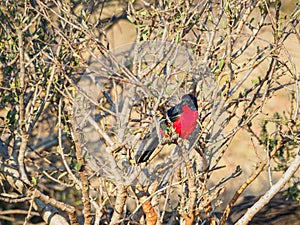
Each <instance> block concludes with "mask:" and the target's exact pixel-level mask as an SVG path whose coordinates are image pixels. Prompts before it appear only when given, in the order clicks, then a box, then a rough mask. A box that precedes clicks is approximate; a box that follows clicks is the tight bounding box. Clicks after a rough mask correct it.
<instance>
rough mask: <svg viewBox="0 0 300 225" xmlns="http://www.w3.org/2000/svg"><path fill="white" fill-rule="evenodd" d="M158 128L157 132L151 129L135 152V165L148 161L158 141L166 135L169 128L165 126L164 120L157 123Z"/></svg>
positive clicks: (165, 121)
mask: <svg viewBox="0 0 300 225" xmlns="http://www.w3.org/2000/svg"><path fill="white" fill-rule="evenodd" d="M159 127H160V130H159V132H157V130H156V129H153V131H152V132H151V134H150V135H149V136H148V137H146V138H145V139H144V140H143V141H142V143H141V145H140V147H139V150H138V152H137V155H136V157H135V161H136V162H137V163H142V162H146V161H147V160H149V159H150V157H151V156H152V154H153V152H154V151H155V150H156V148H157V146H158V145H159V143H160V139H162V138H163V137H164V136H166V135H167V132H168V129H169V127H168V125H167V120H166V119H161V120H160V121H159ZM158 135H160V137H161V138H159V136H158Z"/></svg>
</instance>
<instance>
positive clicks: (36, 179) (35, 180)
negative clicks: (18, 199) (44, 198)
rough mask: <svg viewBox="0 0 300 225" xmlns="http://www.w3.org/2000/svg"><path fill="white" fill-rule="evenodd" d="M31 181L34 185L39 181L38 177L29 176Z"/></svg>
mask: <svg viewBox="0 0 300 225" xmlns="http://www.w3.org/2000/svg"><path fill="white" fill-rule="evenodd" d="M31 183H32V185H33V186H36V185H38V183H39V179H38V178H37V177H31Z"/></svg>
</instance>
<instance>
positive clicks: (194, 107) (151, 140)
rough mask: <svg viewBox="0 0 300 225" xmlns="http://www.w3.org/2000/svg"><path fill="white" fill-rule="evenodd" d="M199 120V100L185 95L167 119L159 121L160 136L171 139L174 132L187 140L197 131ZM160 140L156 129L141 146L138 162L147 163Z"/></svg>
mask: <svg viewBox="0 0 300 225" xmlns="http://www.w3.org/2000/svg"><path fill="white" fill-rule="evenodd" d="M197 119H198V104H197V98H196V97H195V96H194V95H193V94H185V95H183V96H182V98H181V102H180V103H179V104H177V105H175V106H174V107H172V108H170V109H169V110H167V113H166V117H164V118H162V119H161V120H160V121H159V128H160V132H159V135H161V137H162V138H166V137H170V136H172V130H174V131H175V132H176V134H177V135H178V136H179V137H180V138H183V139H186V138H188V137H189V136H190V135H191V134H192V133H193V131H194V130H195V129H196V126H197ZM172 128H173V129H172ZM159 140H160V138H159V137H158V132H156V130H155V129H154V130H153V131H152V132H151V133H150V135H149V136H148V138H147V140H146V141H145V142H144V143H142V144H141V146H140V149H141V153H140V154H139V155H137V157H136V162H137V163H142V162H146V161H147V160H148V159H149V158H150V157H151V155H152V154H153V152H154V151H155V150H156V148H157V146H158V145H159Z"/></svg>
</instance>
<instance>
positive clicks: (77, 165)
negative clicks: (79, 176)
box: [75, 162, 82, 171]
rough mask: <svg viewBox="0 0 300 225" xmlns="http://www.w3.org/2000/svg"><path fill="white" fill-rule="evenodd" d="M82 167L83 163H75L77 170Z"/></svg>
mask: <svg viewBox="0 0 300 225" xmlns="http://www.w3.org/2000/svg"><path fill="white" fill-rule="evenodd" d="M81 167H82V164H81V163H79V162H78V163H76V164H75V169H76V170H77V171H79V170H80V169H81Z"/></svg>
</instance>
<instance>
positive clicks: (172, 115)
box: [167, 104, 182, 123]
mask: <svg viewBox="0 0 300 225" xmlns="http://www.w3.org/2000/svg"><path fill="white" fill-rule="evenodd" d="M181 114H182V105H181V104H179V105H176V106H174V107H172V108H171V109H169V110H168V111H167V115H168V117H169V119H170V120H171V122H172V123H173V122H175V121H176V120H177V118H178V117H179V116H180V115H181Z"/></svg>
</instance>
